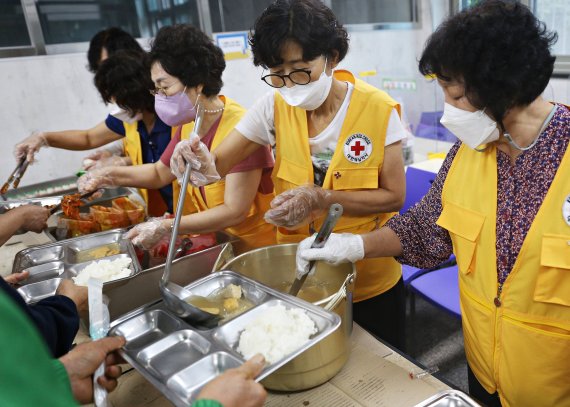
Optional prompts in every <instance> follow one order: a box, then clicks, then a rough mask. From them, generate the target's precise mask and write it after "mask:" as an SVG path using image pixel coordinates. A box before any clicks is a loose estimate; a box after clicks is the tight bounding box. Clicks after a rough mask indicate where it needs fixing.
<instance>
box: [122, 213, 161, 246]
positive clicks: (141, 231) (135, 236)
mask: <svg viewBox="0 0 570 407" xmlns="http://www.w3.org/2000/svg"><path fill="white" fill-rule="evenodd" d="M169 233H170V227H169V226H168V225H167V224H166V222H165V221H164V219H163V218H151V219H150V220H149V221H147V222H145V223H139V224H138V225H136V226H135V227H134V228H132V229H131V230H129V232H128V233H127V234H126V236H125V237H126V238H127V239H129V240H130V241H132V242H133V244H134V245H137V246H140V247H142V248H143V249H145V250H150V249H152V248H153V247H154V246H155V245H156V244H157V243H158V242H159V241H160V240H161V239H162V238H163V236H164V235H167V234H169Z"/></svg>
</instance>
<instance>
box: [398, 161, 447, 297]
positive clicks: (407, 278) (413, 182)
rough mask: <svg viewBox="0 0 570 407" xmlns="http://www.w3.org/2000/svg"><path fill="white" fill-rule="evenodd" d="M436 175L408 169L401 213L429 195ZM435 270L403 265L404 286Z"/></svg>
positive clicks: (411, 168) (416, 169) (412, 168)
mask: <svg viewBox="0 0 570 407" xmlns="http://www.w3.org/2000/svg"><path fill="white" fill-rule="evenodd" d="M436 175H437V174H435V173H433V172H431V171H425V170H420V169H418V168H414V167H408V168H407V169H406V200H405V201H404V206H403V207H402V209H401V210H400V213H404V212H406V211H407V210H408V209H410V207H412V206H414V205H415V204H416V203H417V202H419V201H420V200H421V199H422V198H423V197H424V195H425V194H427V192H428V191H429V189H430V188H431V184H433V181H434V180H435V176H436ZM438 267H439V266H438ZM435 268H437V267H434V268H429V269H420V268H417V267H413V266H408V265H407V264H404V265H402V278H403V279H404V285H406V286H408V284H410V282H411V281H412V280H413V279H414V278H416V277H418V276H420V275H422V274H424V273H426V272H428V271H431V270H434V269H435Z"/></svg>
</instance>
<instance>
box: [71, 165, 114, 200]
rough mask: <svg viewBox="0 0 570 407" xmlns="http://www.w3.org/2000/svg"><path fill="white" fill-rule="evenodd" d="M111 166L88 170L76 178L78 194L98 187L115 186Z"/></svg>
mask: <svg viewBox="0 0 570 407" xmlns="http://www.w3.org/2000/svg"><path fill="white" fill-rule="evenodd" d="M110 169H111V167H106V168H97V169H94V170H91V171H88V172H87V173H86V174H84V175H82V176H81V177H79V179H78V180H77V189H78V191H79V193H80V194H84V193H87V192H91V191H95V190H97V189H100V188H105V187H113V186H115V183H114V179H113V176H112V175H111V171H110Z"/></svg>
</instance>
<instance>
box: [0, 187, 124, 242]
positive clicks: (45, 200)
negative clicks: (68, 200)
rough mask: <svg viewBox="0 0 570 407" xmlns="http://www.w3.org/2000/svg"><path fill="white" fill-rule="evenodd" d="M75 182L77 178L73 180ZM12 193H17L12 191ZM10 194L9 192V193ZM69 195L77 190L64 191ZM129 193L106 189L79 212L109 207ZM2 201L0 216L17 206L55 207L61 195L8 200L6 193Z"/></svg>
mask: <svg viewBox="0 0 570 407" xmlns="http://www.w3.org/2000/svg"><path fill="white" fill-rule="evenodd" d="M75 179H76V180H77V178H75ZM14 191H18V189H17V190H14ZM10 192H11V191H10ZM66 192H68V193H70V194H72V193H76V192H77V189H73V190H71V191H66ZM128 193H129V190H128V189H127V188H124V187H118V188H108V189H104V190H103V194H102V195H101V196H100V197H98V198H96V199H93V200H91V201H89V202H87V203H85V205H83V206H82V207H81V209H80V211H81V212H89V207H90V206H92V205H103V206H111V202H112V200H113V199H115V198H118V197H120V196H127V195H128ZM3 197H4V198H6V199H4V200H0V214H3V213H5V212H7V211H9V210H10V209H14V208H17V207H19V206H23V205H41V206H53V205H57V204H59V203H60V202H61V200H62V198H63V195H54V196H44V197H30V198H21V199H8V198H9V196H8V193H6V195H3ZM60 215H61V210H60V212H59V213H58V212H56V216H60ZM50 238H52V240H55V236H50Z"/></svg>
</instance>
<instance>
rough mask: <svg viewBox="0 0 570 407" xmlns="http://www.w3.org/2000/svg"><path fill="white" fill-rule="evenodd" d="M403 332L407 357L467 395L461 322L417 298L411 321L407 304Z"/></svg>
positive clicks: (465, 363) (465, 362)
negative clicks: (433, 371)
mask: <svg viewBox="0 0 570 407" xmlns="http://www.w3.org/2000/svg"><path fill="white" fill-rule="evenodd" d="M406 329H407V337H408V342H407V353H408V354H410V355H411V356H412V357H413V358H414V359H416V360H418V361H419V362H421V363H423V364H424V365H425V366H426V367H428V368H431V367H434V366H437V367H438V368H439V375H440V377H442V378H443V379H444V380H447V381H448V382H449V383H450V384H451V385H453V386H455V387H457V388H458V389H459V390H462V391H464V392H467V390H468V386H467V361H466V360H465V351H464V350H463V333H462V330H461V321H460V320H459V319H457V318H455V317H452V316H450V315H449V314H447V313H446V312H444V311H442V310H440V309H437V308H436V307H434V306H433V305H431V304H430V303H428V302H426V301H424V300H423V299H421V298H419V297H417V296H416V313H415V317H414V318H413V320H412V318H411V316H410V310H409V302H408V315H407V325H406Z"/></svg>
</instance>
